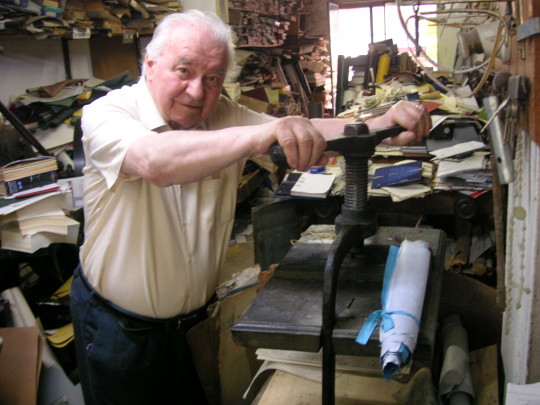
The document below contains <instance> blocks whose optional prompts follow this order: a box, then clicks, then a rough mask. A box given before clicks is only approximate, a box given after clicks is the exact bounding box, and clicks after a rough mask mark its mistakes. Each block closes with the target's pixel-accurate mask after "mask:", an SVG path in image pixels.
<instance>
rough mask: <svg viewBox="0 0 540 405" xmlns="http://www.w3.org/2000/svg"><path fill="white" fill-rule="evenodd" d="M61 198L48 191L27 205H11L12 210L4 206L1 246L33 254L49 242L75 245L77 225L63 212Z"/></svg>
mask: <svg viewBox="0 0 540 405" xmlns="http://www.w3.org/2000/svg"><path fill="white" fill-rule="evenodd" d="M39 197H41V196H39ZM62 201H63V198H62V195H60V194H59V193H58V194H54V193H51V194H48V195H46V194H44V195H43V198H35V199H32V200H28V201H27V204H13V207H14V208H13V210H11V211H9V208H10V207H11V205H10V206H8V207H4V209H3V212H5V214H3V215H1V216H0V228H1V230H0V240H1V244H2V249H9V250H17V251H20V252H27V253H33V252H35V251H36V250H38V249H40V248H43V247H47V246H49V245H50V244H51V243H71V244H76V243H77V240H78V236H79V226H80V224H79V222H77V221H76V220H74V219H73V218H70V217H68V216H67V215H66V214H65V213H64V211H63V210H62V209H61V206H62ZM6 209H7V210H6Z"/></svg>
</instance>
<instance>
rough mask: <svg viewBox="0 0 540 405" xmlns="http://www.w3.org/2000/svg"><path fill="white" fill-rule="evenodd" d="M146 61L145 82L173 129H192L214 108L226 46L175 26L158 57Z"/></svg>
mask: <svg viewBox="0 0 540 405" xmlns="http://www.w3.org/2000/svg"><path fill="white" fill-rule="evenodd" d="M145 63H146V68H147V69H146V82H147V83H148V88H149V89H150V93H151V94H152V97H153V98H154V101H155V103H156V104H157V106H158V109H159V110H160V112H161V114H162V115H163V116H164V117H165V119H166V120H167V122H168V123H169V125H171V127H172V128H173V129H187V128H191V127H193V126H195V125H197V124H198V123H200V122H201V121H203V120H204V119H206V118H208V116H209V115H210V114H211V112H212V111H213V109H214V107H215V105H216V103H217V100H218V98H219V95H220V93H221V88H222V86H223V81H224V79H225V73H226V70H227V64H228V60H227V49H226V47H225V46H224V45H222V44H220V43H218V42H217V41H215V40H214V39H212V38H211V35H210V34H209V33H208V32H206V30H202V31H201V29H200V28H196V27H182V28H177V29H176V30H175V31H174V34H173V35H172V37H171V38H170V39H169V42H168V45H167V46H166V48H165V50H164V51H163V54H162V55H161V58H159V59H158V60H157V61H151V60H149V59H148V57H147V58H146V59H145Z"/></svg>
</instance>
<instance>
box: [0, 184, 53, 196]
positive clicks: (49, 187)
mask: <svg viewBox="0 0 540 405" xmlns="http://www.w3.org/2000/svg"><path fill="white" fill-rule="evenodd" d="M58 190H60V184H58V183H51V184H47V185H45V186H39V187H34V188H30V189H28V190H23V191H19V192H17V193H13V194H11V195H5V196H4V199H6V200H8V199H15V198H28V197H31V196H34V195H38V194H45V193H50V192H53V191H58Z"/></svg>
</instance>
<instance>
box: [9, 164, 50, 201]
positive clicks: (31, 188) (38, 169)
mask: <svg viewBox="0 0 540 405" xmlns="http://www.w3.org/2000/svg"><path fill="white" fill-rule="evenodd" d="M57 181H58V163H57V161H56V158H55V157H53V156H38V157H33V158H28V159H22V160H16V161H14V162H10V163H8V164H7V165H5V166H2V167H0V196H3V197H4V198H15V197H18V198H22V197H28V196H31V195H35V194H40V193H45V192H49V191H54V190H58V189H59V188H60V187H59V185H58V183H57Z"/></svg>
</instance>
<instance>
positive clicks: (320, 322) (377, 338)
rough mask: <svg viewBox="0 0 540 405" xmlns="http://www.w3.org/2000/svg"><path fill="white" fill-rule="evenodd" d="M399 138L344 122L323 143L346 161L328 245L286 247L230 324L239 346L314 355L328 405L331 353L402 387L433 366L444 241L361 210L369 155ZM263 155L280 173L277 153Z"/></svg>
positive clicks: (390, 131)
mask: <svg viewBox="0 0 540 405" xmlns="http://www.w3.org/2000/svg"><path fill="white" fill-rule="evenodd" d="M402 131H403V129H402V128H400V127H398V126H394V127H389V128H382V129H379V130H372V131H370V130H369V128H368V126H367V125H366V124H365V123H353V124H348V125H346V126H345V128H344V133H343V134H340V135H338V136H336V137H335V138H332V139H329V140H327V147H326V150H327V151H334V152H337V153H339V154H341V155H342V156H343V157H344V161H345V170H344V173H345V195H344V202H343V205H342V207H341V213H340V215H338V216H337V218H336V220H335V224H334V227H335V238H334V239H333V241H332V242H331V243H300V242H298V243H296V244H294V246H293V247H292V248H290V250H289V251H288V253H287V254H286V255H285V257H284V258H283V259H282V260H281V261H280V262H279V264H278V266H277V268H276V270H275V273H274V275H273V277H272V278H271V279H270V280H269V281H268V283H267V284H266V285H265V286H264V287H262V289H261V290H260V291H259V293H258V295H257V297H256V298H255V300H254V301H253V303H252V304H251V306H250V307H249V308H248V309H247V310H246V312H245V313H244V314H243V315H242V317H240V319H239V320H238V321H237V322H236V324H235V325H234V326H233V327H232V334H233V337H234V339H235V340H236V342H237V343H239V344H241V345H243V346H246V347H253V348H267V349H279V350H292V351H302V352H312V353H317V352H319V351H322V403H323V404H324V405H332V404H334V403H335V375H336V355H352V356H362V357H369V358H375V359H377V358H378V359H379V361H380V364H381V366H382V368H381V371H382V376H384V378H386V379H387V380H388V379H390V378H397V379H401V380H403V381H406V380H407V378H409V377H408V376H410V375H411V373H410V370H418V369H419V368H420V367H422V366H427V367H430V365H431V363H432V361H433V352H434V345H435V335H436V329H437V316H438V310H439V298H440V291H441V280H442V272H443V262H444V246H445V241H446V235H445V234H444V232H443V231H441V230H436V229H428V228H409V227H379V226H378V223H377V219H376V215H375V214H374V212H372V210H371V209H370V208H369V207H368V192H367V185H368V163H369V162H368V161H369V158H370V157H371V156H372V155H373V152H374V150H375V146H376V145H377V144H379V143H380V142H381V141H382V140H383V139H385V138H388V137H391V136H396V135H398V134H399V133H400V132H402ZM271 154H272V158H273V160H274V162H275V163H276V164H278V166H281V167H286V159H285V156H284V153H283V150H282V149H281V147H280V146H278V145H274V147H273V149H272V151H271ZM379 322H380V331H379V334H377V333H373V332H374V329H375V328H376V327H377V325H378V324H379ZM407 370H409V371H407Z"/></svg>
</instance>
